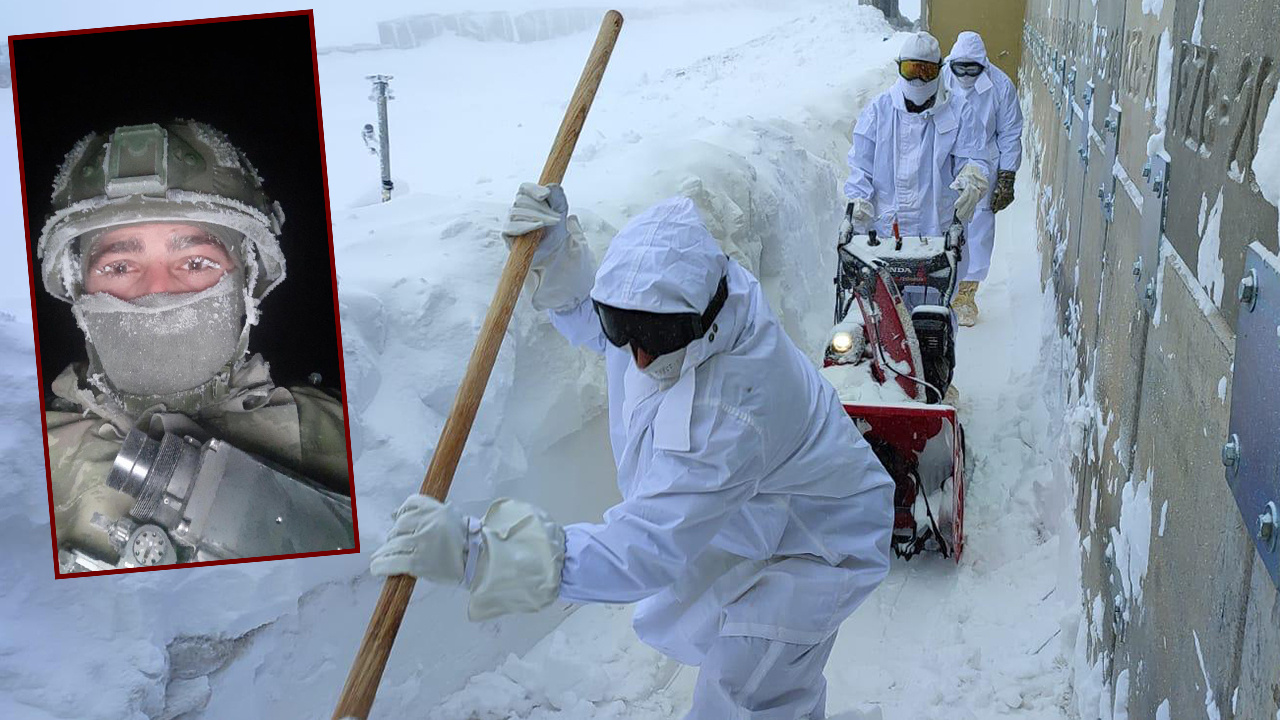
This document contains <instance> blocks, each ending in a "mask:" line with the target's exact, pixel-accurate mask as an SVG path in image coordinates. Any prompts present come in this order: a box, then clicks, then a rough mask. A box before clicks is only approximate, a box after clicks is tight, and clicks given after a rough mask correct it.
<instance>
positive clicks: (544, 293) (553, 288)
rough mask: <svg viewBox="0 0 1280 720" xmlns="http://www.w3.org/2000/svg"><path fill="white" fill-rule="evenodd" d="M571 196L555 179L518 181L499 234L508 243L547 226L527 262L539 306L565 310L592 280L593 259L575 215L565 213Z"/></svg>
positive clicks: (578, 299)
mask: <svg viewBox="0 0 1280 720" xmlns="http://www.w3.org/2000/svg"><path fill="white" fill-rule="evenodd" d="M568 211H569V201H568V200H566V199H565V196H564V190H563V189H562V188H561V187H560V186H559V185H557V184H555V183H552V184H551V185H538V184H537V183H522V184H521V185H520V190H519V191H518V192H517V193H516V200H515V202H514V203H513V204H512V205H511V210H510V212H509V213H508V215H507V224H506V225H505V226H504V227H503V229H502V239H503V240H504V241H506V243H507V248H508V249H510V248H511V243H512V242H513V241H514V240H515V239H516V238H517V237H519V236H521V235H524V234H525V233H529V232H533V231H534V230H537V229H539V228H546V232H545V233H544V234H543V236H542V240H541V241H540V242H539V243H538V249H537V250H536V251H535V252H534V254H533V262H532V263H531V264H530V266H529V279H528V281H527V283H526V284H527V285H529V286H531V287H532V298H531V299H532V301H533V306H534V307H535V308H537V309H539V310H567V309H569V308H572V307H574V306H575V305H577V304H578V303H579V302H581V301H582V300H584V299H585V298H586V297H587V295H588V294H590V292H591V286H592V285H594V284H595V261H594V259H593V258H592V257H591V249H590V248H588V247H587V241H586V238H585V237H583V235H582V226H581V225H579V224H578V218H577V217H575V216H573V215H567V213H568Z"/></svg>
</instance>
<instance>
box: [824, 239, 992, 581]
mask: <svg viewBox="0 0 1280 720" xmlns="http://www.w3.org/2000/svg"><path fill="white" fill-rule="evenodd" d="M964 244H965V236H964V227H963V225H961V223H960V222H959V221H958V220H956V221H953V223H952V224H951V227H950V228H949V229H948V230H947V233H946V235H943V236H941V237H907V238H903V237H901V236H900V235H899V234H898V232H897V224H896V223H895V224H894V237H893V238H888V239H881V238H879V237H877V234H876V232H875V231H874V230H871V231H868V233H867V234H866V235H855V234H854V232H853V226H852V224H851V223H850V222H849V220H848V217H847V216H846V219H845V222H844V223H843V225H842V226H841V230H840V239H839V242H838V244H837V248H836V252H837V255H838V263H837V274H836V278H835V285H836V311H835V321H836V325H835V328H833V330H832V337H831V342H830V343H829V345H828V347H827V352H826V359H825V362H824V363H823V365H824V368H826V370H824V374H826V376H827V377H828V379H829V380H831V381H832V384H833V385H835V386H836V388H837V390H838V391H839V392H840V399H841V403H842V404H843V405H844V409H845V412H847V413H849V417H851V418H852V419H853V420H854V422H855V423H856V424H857V425H858V429H859V430H861V431H862V434H863V436H864V437H865V438H866V439H867V442H868V443H869V444H870V445H871V447H872V449H873V450H874V451H875V453H876V456H877V457H878V458H879V459H880V462H881V463H882V464H883V465H884V467H885V469H886V470H888V472H889V474H890V475H891V476H892V477H893V479H894V482H895V483H896V484H897V488H896V490H895V492H894V505H895V515H894V528H893V550H894V553H895V554H896V555H898V557H901V558H904V559H906V560H910V559H911V558H912V557H913V556H915V555H917V554H919V553H921V552H924V551H934V552H939V553H941V554H942V556H943V557H952V558H955V560H956V561H957V562H959V560H960V555H961V553H962V552H963V550H964V490H965V480H966V475H967V472H966V467H965V443H964V428H963V427H961V425H960V422H959V419H958V418H957V416H956V408H955V406H954V405H952V404H948V402H947V399H948V395H947V390H948V388H949V387H950V385H951V377H952V372H953V370H954V368H955V358H956V352H955V334H956V324H955V321H954V316H953V314H952V312H951V300H952V298H953V297H954V296H955V292H956V287H957V284H958V278H959V275H958V272H957V268H958V266H959V263H960V259H961V257H962V254H963V252H964Z"/></svg>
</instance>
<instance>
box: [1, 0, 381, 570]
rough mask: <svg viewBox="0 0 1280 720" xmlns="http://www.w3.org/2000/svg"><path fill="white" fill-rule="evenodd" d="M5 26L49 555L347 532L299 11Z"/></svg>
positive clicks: (158, 555) (318, 143)
mask: <svg viewBox="0 0 1280 720" xmlns="http://www.w3.org/2000/svg"><path fill="white" fill-rule="evenodd" d="M9 49H10V62H11V63H12V68H13V82H14V88H13V90H14V104H15V111H16V115H17V119H18V133H17V135H18V153H19V163H20V166H21V171H22V187H23V200H24V210H25V213H26V218H25V219H26V225H27V233H28V242H29V260H30V269H31V278H32V300H33V307H34V317H33V326H34V328H35V335H36V338H35V340H36V351H37V358H38V360H37V362H38V366H39V367H38V373H39V378H40V383H41V391H42V396H43V411H44V424H45V452H46V467H47V470H48V483H49V505H50V513H51V520H52V536H53V538H52V540H53V544H54V556H55V559H56V568H55V574H56V575H57V576H58V577H60V578H61V577H67V576H71V575H74V574H79V573H100V572H125V571H135V570H139V569H141V570H146V569H157V568H164V567H171V566H175V565H183V564H192V563H196V564H219V563H229V562H245V561H250V560H266V559H276V558H280V557H297V556H305V555H324V554H340V553H353V552H358V551H359V547H358V541H357V538H358V533H357V532H356V518H355V494H354V488H353V485H352V472H351V467H352V464H351V460H350V455H351V453H350V442H349V430H348V422H347V417H348V413H347V409H346V405H345V397H344V396H345V393H344V388H345V382H344V376H343V372H342V346H341V332H340V329H339V326H338V313H337V282H336V273H335V270H334V263H333V241H332V233H331V228H330V221H329V213H328V193H327V179H326V175H325V163H324V154H323V143H322V125H321V118H320V103H319V96H318V92H319V90H318V88H319V85H318V82H317V77H318V76H317V72H316V52H315V42H314V30H313V23H312V16H311V12H310V11H299V12H294V13H279V14H272V15H255V16H246V17H237V18H219V19H214V20H193V21H190V22H183V23H167V24H162V25H149V26H135V27H127V28H102V29H96V30H84V31H76V32H71V33H50V34H42V35H25V36H14V37H11V38H9Z"/></svg>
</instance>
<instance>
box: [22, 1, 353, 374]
mask: <svg viewBox="0 0 1280 720" xmlns="http://www.w3.org/2000/svg"><path fill="white" fill-rule="evenodd" d="M313 61H314V58H313V55H312V49H311V28H310V23H309V21H308V17H307V16H306V15H296V16H288V17H273V18H258V19H251V20H233V21H223V22H216V23H206V24H199V25H182V26H175V27H164V28H147V29H135V30H119V31H109V32H101V33H91V34H82V35H70V36H60V37H39V38H28V39H25V40H14V41H13V51H12V58H11V62H12V63H13V68H14V74H15V78H16V82H15V85H14V93H15V96H16V98H17V103H18V113H19V115H18V120H19V122H20V131H21V145H22V167H23V183H24V185H23V186H24V188H25V189H26V199H27V220H28V224H29V227H28V232H29V235H28V239H29V242H30V243H31V249H32V252H31V259H32V263H34V264H35V270H34V276H35V286H36V292H35V301H36V303H35V304H36V322H37V327H38V330H39V340H40V364H41V370H42V372H43V378H44V384H45V389H46V391H47V389H48V387H49V386H50V385H51V384H52V382H53V379H54V378H55V377H57V375H58V373H59V372H61V371H62V370H63V368H65V367H66V366H67V364H68V363H70V362H72V361H76V360H83V359H84V358H85V350H84V335H83V334H82V333H81V332H80V330H79V328H77V327H76V325H75V320H74V318H73V317H72V315H71V306H70V305H68V304H67V303H65V302H62V301H61V300H58V299H57V298H54V297H53V296H52V295H50V294H48V293H47V292H46V291H45V289H44V283H43V281H42V280H41V277H40V272H39V264H38V262H39V261H38V260H36V258H35V243H36V241H37V240H38V239H39V237H40V230H41V228H43V227H44V222H45V219H46V218H47V217H48V216H49V214H50V212H51V210H50V204H49V195H50V193H51V190H52V187H53V178H54V176H55V175H56V174H57V171H58V166H59V165H60V164H61V163H62V159H63V157H64V156H65V155H66V153H67V152H68V151H69V150H70V149H71V147H72V146H73V145H74V144H75V143H76V141H77V140H79V139H80V138H81V137H83V136H84V135H86V134H88V133H89V132H94V131H96V132H110V131H111V130H112V129H114V128H116V127H119V126H122V125H141V124H146V123H152V122H154V123H160V124H164V123H165V122H167V121H169V120H172V119H174V118H189V119H192V120H199V121H201V122H205V123H208V124H209V125H212V126H213V127H215V128H218V129H219V130H221V131H223V132H224V133H226V134H227V136H228V137H229V139H230V140H231V142H233V143H235V145H236V146H238V147H239V148H240V149H241V150H243V151H244V153H245V155H247V156H248V158H249V162H251V163H253V165H254V166H255V167H256V168H257V169H258V173H259V174H260V175H261V176H262V179H263V189H264V190H265V191H266V193H267V196H268V197H269V198H270V199H272V200H276V201H278V202H279V203H280V205H281V207H282V208H283V209H284V213H285V223H284V229H283V233H282V235H281V237H280V245H281V248H282V249H283V251H284V256H285V263H286V267H285V269H286V273H287V277H286V278H285V280H284V281H283V282H282V283H281V284H280V285H278V286H276V289H275V290H273V291H271V294H270V295H268V296H267V297H266V298H264V299H263V300H262V301H261V304H260V309H261V318H260V322H259V324H258V325H257V326H256V327H254V329H253V330H252V331H251V332H250V336H249V338H250V339H249V349H250V352H259V353H262V355H263V357H264V358H265V359H266V360H267V361H268V362H269V363H270V364H271V375H272V378H273V379H274V380H275V382H276V384H278V385H297V384H303V383H305V382H306V378H307V376H308V375H309V374H310V373H312V372H319V373H321V375H322V376H323V378H324V381H323V385H324V386H325V387H329V388H340V387H341V378H340V376H339V374H338V373H339V371H338V367H339V365H338V357H339V346H338V337H337V324H336V321H335V318H334V289H333V288H334V284H333V276H332V271H331V267H330V257H331V249H330V236H329V226H328V220H327V218H326V213H325V184H324V173H323V168H322V164H321V144H320V131H319V123H318V115H319V111H318V104H317V98H316V89H315V75H314V68H313Z"/></svg>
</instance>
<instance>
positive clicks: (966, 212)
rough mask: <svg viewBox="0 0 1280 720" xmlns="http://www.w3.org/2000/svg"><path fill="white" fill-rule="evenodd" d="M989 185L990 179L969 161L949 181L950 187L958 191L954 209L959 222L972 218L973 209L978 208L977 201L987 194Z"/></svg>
mask: <svg viewBox="0 0 1280 720" xmlns="http://www.w3.org/2000/svg"><path fill="white" fill-rule="evenodd" d="M990 187H991V180H990V179H989V178H988V177H987V176H986V175H985V174H984V173H983V172H982V170H981V168H979V167H978V166H977V165H975V164H973V163H969V164H968V165H965V166H964V168H962V169H961V170H960V174H959V175H957V176H956V180H955V182H953V183H951V189H952V190H959V191H960V197H959V198H957V199H956V205H955V211H956V216H957V217H959V218H960V221H961V222H969V220H971V219H972V218H973V213H974V211H975V210H977V209H978V202H979V201H981V200H982V198H983V197H984V196H985V195H986V194H987V190H988V189H989V188H990Z"/></svg>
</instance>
